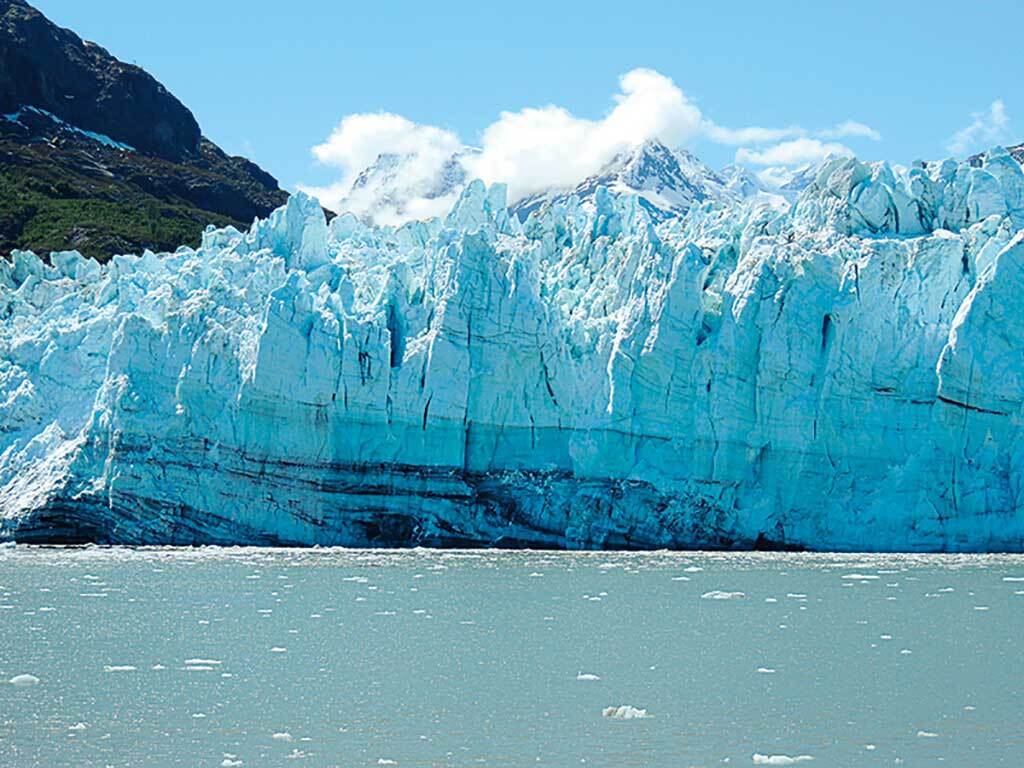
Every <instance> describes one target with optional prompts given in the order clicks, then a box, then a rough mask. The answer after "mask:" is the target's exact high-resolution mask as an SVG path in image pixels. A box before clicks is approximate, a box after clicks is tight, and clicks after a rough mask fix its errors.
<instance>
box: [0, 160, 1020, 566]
mask: <svg viewBox="0 0 1024 768" xmlns="http://www.w3.org/2000/svg"><path fill="white" fill-rule="evenodd" d="M1022 220H1024V175H1022V173H1021V168H1020V166H1019V165H1017V163H1015V162H1014V161H1013V160H1012V158H1010V157H1009V155H1007V153H1006V152H1004V151H1002V150H999V149H996V150H992V151H991V152H990V153H988V154H987V155H986V156H985V157H984V158H983V159H982V161H981V163H980V165H979V166H978V167H972V166H971V165H968V164H967V163H960V164H958V163H956V162H954V161H946V162H944V163H934V164H928V165H921V166H917V167H914V168H912V169H910V170H909V171H904V170H899V169H897V170H894V169H892V168H890V167H889V166H887V165H885V164H878V165H866V164H862V163H860V162H857V161H856V160H853V159H846V158H841V159H831V160H828V161H826V162H825V163H824V164H823V165H822V166H821V168H820V169H819V170H818V173H817V176H816V178H815V181H814V182H813V183H812V184H811V185H810V186H809V187H808V188H807V189H806V190H805V191H804V192H803V193H802V194H801V196H800V197H799V199H798V200H797V201H796V202H795V204H794V205H793V206H792V207H791V208H789V209H788V210H778V209H773V208H772V207H769V206H766V205H763V204H756V203H748V204H732V205H729V206H726V207H716V204H714V203H706V204H704V205H702V206H700V207H696V208H693V209H691V210H690V212H689V213H688V214H687V215H686V216H685V217H684V218H678V219H670V220H668V221H666V222H664V223H662V224H659V225H658V226H657V227H656V226H655V225H654V224H652V222H651V221H650V219H649V218H648V215H647V213H646V212H645V211H644V210H643V208H642V207H641V206H640V205H639V204H638V202H637V199H636V198H632V197H628V196H623V197H616V196H614V195H611V194H609V193H607V192H606V191H603V190H602V191H599V192H598V194H597V195H596V197H595V202H594V204H593V205H588V206H582V205H580V204H578V203H577V202H574V201H573V200H570V201H569V202H568V203H565V204H557V205H554V206H548V207H546V208H542V209H541V210H539V211H537V212H535V213H534V214H532V215H531V217H530V218H529V219H528V220H527V221H526V222H525V223H520V222H519V221H518V220H516V219H514V218H510V217H509V215H508V213H507V211H506V209H505V202H504V191H503V189H502V188H501V187H500V186H495V187H492V188H491V189H490V190H487V189H485V188H484V187H483V186H482V185H481V184H480V183H479V182H474V183H473V184H471V185H469V186H468V187H467V189H466V190H465V191H464V192H463V194H462V197H461V198H460V200H459V201H458V202H457V204H456V205H455V207H454V209H453V210H452V212H451V213H450V214H449V215H448V216H447V217H446V218H444V219H437V220H431V221H428V222H416V223H412V224H408V225H405V226H403V227H401V228H398V229H394V228H373V227H368V226H366V225H363V224H361V223H359V222H358V221H357V220H356V219H355V218H354V217H352V216H349V215H343V216H340V217H338V218H336V219H334V220H333V221H332V222H331V224H330V225H329V226H328V225H327V223H326V222H325V220H324V216H323V213H322V212H321V210H320V207H319V206H318V204H317V203H316V202H315V201H314V200H312V199H310V198H307V197H304V196H302V195H297V196H295V197H293V198H292V199H291V200H290V202H289V203H288V205H287V206H286V207H284V208H282V209H280V210H278V211H276V212H275V213H274V214H273V215H272V216H271V217H270V218H268V219H267V220H265V221H260V222H257V223H256V224H254V226H253V227H252V229H251V230H250V231H248V232H245V233H240V232H237V231H235V230H233V229H230V228H229V229H225V230H213V229H210V230H208V231H207V233H206V234H205V236H204V239H203V243H202V246H201V247H200V248H199V249H198V250H191V249H188V248H182V249H179V250H178V251H177V252H176V253H173V254H165V255H162V256H160V257H157V256H155V255H153V254H149V253H147V254H145V255H143V256H141V257H137V256H118V257H116V258H114V259H113V260H112V261H111V262H110V263H109V264H108V265H105V266H100V265H99V264H97V263H95V262H93V261H90V260H86V259H83V258H82V257H81V256H79V255H78V254H77V253H74V252H68V253H55V254H52V256H51V259H50V264H46V263H44V262H43V261H41V260H40V259H38V258H36V256H34V255H32V254H30V253H24V252H15V253H14V254H13V258H12V260H11V261H10V262H0V538H15V539H19V540H24V541H47V540H64V541H67V540H73V541H74V540H95V541H101V542H120V543H257V544H258V543H266V544H273V543H288V544H323V545H328V544H347V545H396V544H397V545H408V544H416V543H423V544H446V545H451V544H498V545H502V544H504V545H510V546H515V545H527V544H528V545H533V546H568V547H600V546H626V547H695V546H710V547H721V546H734V545H739V546H750V545H754V544H756V543H761V544H771V545H786V546H805V547H812V548H822V549H867V550H879V549H881V550H886V549H915V550H917V549H922V550H942V549H951V550H988V549H1009V550H1016V551H1019V550H1021V549H1024V513H1022V512H1021V507H1022V493H1024V491H1022V483H1021V481H1022V478H1024V474H1022V466H1021V464H1022V461H1024V445H1022V436H1024V431H1022V429H1021V423H1022V409H1021V405H1022V400H1024V330H1022V328H1024V324H1022V322H1021V320H1022V313H1024V310H1021V309H1020V307H1021V306H1022V305H1021V302H1020V297H1021V295H1022V293H1024V240H1022V236H1021V235H1017V234H1016V233H1017V231H1018V230H1019V229H1020V228H1021V225H1022Z"/></svg>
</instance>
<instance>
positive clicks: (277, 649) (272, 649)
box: [270, 645, 288, 653]
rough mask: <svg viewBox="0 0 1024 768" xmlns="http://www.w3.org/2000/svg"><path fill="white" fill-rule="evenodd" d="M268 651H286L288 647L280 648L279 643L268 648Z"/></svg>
mask: <svg viewBox="0 0 1024 768" xmlns="http://www.w3.org/2000/svg"><path fill="white" fill-rule="evenodd" d="M270 652H271V653H288V649H287V648H282V647H281V646H279V645H275V646H274V647H273V648H271V649H270Z"/></svg>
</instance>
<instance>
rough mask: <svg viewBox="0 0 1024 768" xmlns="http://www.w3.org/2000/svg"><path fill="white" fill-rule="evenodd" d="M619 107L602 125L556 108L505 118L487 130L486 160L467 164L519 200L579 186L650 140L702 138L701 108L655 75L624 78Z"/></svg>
mask: <svg viewBox="0 0 1024 768" xmlns="http://www.w3.org/2000/svg"><path fill="white" fill-rule="evenodd" d="M614 100H615V106H614V108H613V109H612V110H611V111H610V112H609V113H608V114H607V115H606V116H605V117H604V118H602V119H600V120H588V119H585V118H581V117H576V116H575V115H573V114H571V113H570V112H569V111H568V110H566V109H563V108H562V107H556V106H547V107H541V108H528V109H522V110H519V111H518V112H502V113H501V115H500V116H499V118H498V120H497V121H496V122H494V123H492V124H491V125H490V126H488V127H487V128H486V129H485V130H484V133H483V137H482V141H481V147H480V148H481V152H480V154H479V155H477V156H475V157H473V158H471V159H470V160H469V161H468V162H467V163H466V166H467V168H468V169H469V171H470V175H472V176H476V177H479V178H481V179H483V180H484V181H485V182H487V183H492V182H496V181H503V182H505V183H507V184H508V185H509V197H510V199H513V200H514V199H517V198H520V197H523V196H526V195H529V194H531V193H534V192H540V191H542V190H545V189H549V188H551V187H567V186H572V185H574V184H577V183H578V182H580V181H581V180H582V179H584V178H586V177H587V176H589V175H590V174H592V173H595V172H596V171H598V170H599V169H600V168H601V167H602V166H604V165H605V164H606V163H608V162H609V161H610V160H611V159H612V158H613V157H615V155H616V154H618V153H620V152H622V151H623V150H626V149H629V148H630V147H633V146H636V145H637V144H640V143H642V142H644V141H645V140H647V139H653V138H658V139H661V141H663V142H665V143H667V144H669V145H678V144H683V143H686V142H688V141H691V140H693V139H694V138H696V137H697V136H698V135H699V134H700V133H701V131H702V127H703V119H702V116H701V111H700V109H698V108H697V107H696V106H695V105H694V104H693V102H691V101H690V100H689V99H688V98H687V97H686V95H685V94H684V93H683V91H682V90H681V89H680V88H679V87H678V86H677V85H676V84H675V83H673V82H672V80H671V79H669V78H668V77H665V76H664V75H662V74H660V73H658V72H655V71H654V70H651V69H634V70H632V71H631V72H628V73H626V74H625V75H623V76H622V77H621V78H620V79H619V93H617V94H616V95H615V97H614Z"/></svg>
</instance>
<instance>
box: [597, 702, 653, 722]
mask: <svg viewBox="0 0 1024 768" xmlns="http://www.w3.org/2000/svg"><path fill="white" fill-rule="evenodd" d="M601 715H602V716H603V717H609V718H611V719H612V720H643V719H644V718H647V717H650V715H649V714H647V710H646V709H637V708H636V707H631V706H630V705H628V704H623V705H621V706H618V707H605V708H604V709H603V710H601Z"/></svg>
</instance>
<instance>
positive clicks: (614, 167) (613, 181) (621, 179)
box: [341, 140, 814, 223]
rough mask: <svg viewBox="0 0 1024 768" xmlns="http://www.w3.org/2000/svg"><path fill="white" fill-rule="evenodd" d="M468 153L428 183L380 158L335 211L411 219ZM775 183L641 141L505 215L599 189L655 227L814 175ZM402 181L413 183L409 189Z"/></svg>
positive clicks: (445, 190)
mask: <svg viewBox="0 0 1024 768" xmlns="http://www.w3.org/2000/svg"><path fill="white" fill-rule="evenodd" d="M476 152H478V150H475V149H473V148H466V149H464V150H462V151H460V152H459V153H456V154H454V155H452V157H451V158H450V159H449V160H448V161H447V162H446V163H445V164H444V165H443V167H442V169H441V171H440V172H439V173H438V174H437V175H436V176H433V177H428V178H422V177H420V176H418V175H417V174H415V173H408V171H409V170H410V169H411V167H412V166H413V165H414V164H415V163H416V158H414V157H403V156H400V155H394V154H385V155H380V156H379V157H378V158H377V160H376V161H375V162H374V163H373V164H371V165H370V166H369V167H368V168H366V169H365V170H363V171H362V172H361V173H360V174H359V175H358V176H357V177H356V180H355V182H354V183H353V185H352V190H351V192H350V194H349V197H348V198H347V199H346V200H344V201H342V205H341V207H342V208H343V209H345V210H352V211H353V212H355V213H356V214H358V215H362V216H364V217H365V218H368V219H372V218H374V217H375V214H376V213H377V212H380V211H385V210H386V211H388V212H389V213H390V214H392V215H394V216H397V217H399V218H401V217H402V216H403V215H408V214H409V213H411V212H414V210H415V208H414V206H415V205H416V204H417V203H418V204H419V205H420V206H421V207H423V204H424V201H451V200H453V199H454V197H455V195H457V194H458V192H459V191H460V190H461V189H462V187H463V186H465V184H466V183H467V182H468V181H469V174H468V172H467V170H466V168H465V167H464V164H463V160H465V159H466V158H469V157H471V156H472V155H473V154H475V153H476ZM776 176H777V177H778V178H781V182H779V183H777V184H775V185H770V184H768V183H766V182H764V181H762V180H761V179H760V178H758V176H757V175H756V174H754V173H753V172H752V171H751V170H749V169H748V168H744V167H743V166H739V165H730V166H727V167H725V168H723V169H722V170H721V171H715V170H713V169H712V168H710V167H708V166H707V165H705V164H704V163H703V162H702V161H701V160H700V159H699V158H698V157H697V156H696V155H694V154H692V153H690V152H687V151H686V150H682V149H672V148H671V147H669V146H667V145H665V144H664V143H662V142H660V141H657V140H649V141H645V142H643V143H642V144H640V145H638V146H636V147H633V148H632V149H629V150H626V151H624V152H621V153H619V154H618V155H616V156H615V157H614V158H612V160H611V161H609V162H608V163H607V164H606V165H605V167H603V168H602V169H601V170H600V171H598V172H597V173H595V174H593V175H592V176H588V177H587V178H585V179H583V180H581V181H580V182H579V183H578V184H576V185H575V186H570V187H565V188H554V189H548V190H544V191H542V192H539V193H536V194H533V195H529V196H527V197H524V198H522V199H521V200H516V201H512V205H511V211H512V212H513V213H514V214H515V215H517V216H518V217H519V218H520V219H523V220H525V219H526V217H527V216H529V215H530V213H532V212H533V211H536V210H538V209H540V208H541V207H542V206H544V205H547V204H556V203H560V202H565V201H566V200H568V199H569V198H570V197H576V198H578V199H579V200H580V202H582V203H583V204H584V205H589V204H592V203H593V200H594V195H595V194H596V193H597V190H598V189H599V188H600V187H605V188H607V189H608V190H609V191H611V192H615V193H623V192H625V193H631V194H635V195H637V196H638V197H639V199H640V205H642V206H643V207H644V208H645V209H646V210H647V211H648V212H649V213H650V215H651V218H652V219H653V220H654V221H655V222H661V221H664V220H666V219H669V218H673V217H676V216H682V215H683V214H685V213H686V212H687V211H688V210H689V209H690V207H691V206H693V205H694V204H700V203H703V202H704V201H707V200H714V201H720V202H728V201H735V200H741V199H749V198H753V197H762V198H764V199H765V200H768V201H776V202H782V201H787V200H788V201H792V200H793V199H795V197H796V195H797V194H799V192H800V191H801V190H802V189H804V188H805V187H806V186H807V185H808V184H809V183H810V182H811V181H812V180H813V178H814V169H813V168H812V167H811V166H804V167H802V168H799V169H796V170H795V171H789V172H780V173H779V174H776ZM410 178H414V179H415V181H414V182H412V183H410V181H409V179H410ZM385 223H386V222H385Z"/></svg>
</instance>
